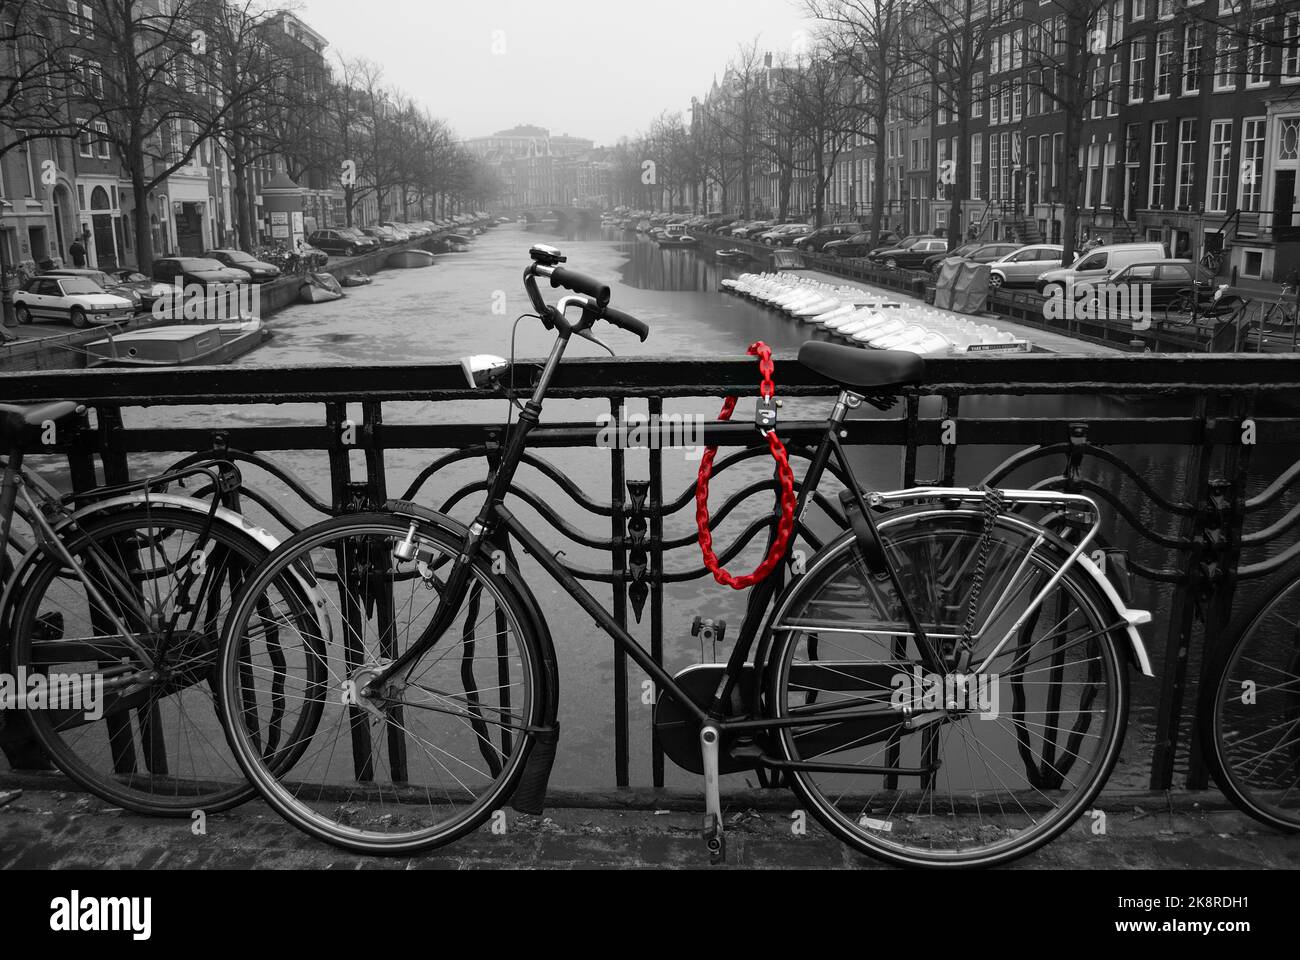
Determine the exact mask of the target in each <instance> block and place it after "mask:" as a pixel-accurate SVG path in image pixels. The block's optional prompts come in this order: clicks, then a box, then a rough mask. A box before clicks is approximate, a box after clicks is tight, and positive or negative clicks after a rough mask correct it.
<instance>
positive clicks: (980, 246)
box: [921, 240, 1022, 273]
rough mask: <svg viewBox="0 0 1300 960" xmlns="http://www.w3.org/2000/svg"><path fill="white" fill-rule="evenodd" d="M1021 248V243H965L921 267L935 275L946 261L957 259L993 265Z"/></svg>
mask: <svg viewBox="0 0 1300 960" xmlns="http://www.w3.org/2000/svg"><path fill="white" fill-rule="evenodd" d="M1021 246H1022V245H1021V244H1019V243H980V242H979V241H978V240H976V241H974V242H972V243H963V244H962V245H961V246H960V247H958V248H957V249H956V250H953V251H951V252H948V253H938V254H935V255H934V256H933V257H929V258H927V259H926V261H925V263H923V264H921V266H922V268H924V269H926V270H929V271H931V272H933V273H938V272H939V268H940V267H942V266H943V262H944V261H945V260H953V259H956V260H968V261H970V262H971V263H992V262H993V261H994V260H998V259H1001V258H1002V257H1005V256H1006V255H1007V254H1008V253H1015V252H1016V251H1017V250H1019V249H1020V247H1021Z"/></svg>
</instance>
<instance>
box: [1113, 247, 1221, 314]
mask: <svg viewBox="0 0 1300 960" xmlns="http://www.w3.org/2000/svg"><path fill="white" fill-rule="evenodd" d="M1105 283H1107V284H1112V285H1115V286H1118V287H1126V288H1127V289H1128V291H1129V296H1128V301H1127V302H1129V303H1130V304H1132V303H1139V302H1140V303H1143V304H1144V305H1145V306H1150V307H1151V309H1152V310H1153V311H1154V310H1163V309H1165V308H1166V307H1168V306H1169V305H1170V304H1171V303H1172V302H1173V301H1174V300H1175V299H1178V298H1180V297H1183V296H1189V297H1190V296H1193V295H1194V296H1195V297H1196V298H1197V300H1199V301H1200V303H1201V305H1202V306H1206V305H1208V304H1210V303H1211V302H1212V301H1213V300H1214V294H1215V292H1216V287H1217V283H1218V278H1217V277H1216V276H1215V275H1214V274H1213V273H1212V272H1210V271H1209V270H1207V269H1206V268H1205V267H1203V266H1201V265H1200V264H1198V263H1195V262H1193V261H1191V260H1152V261H1149V262H1143V263H1130V264H1129V265H1128V266H1127V267H1121V268H1120V269H1119V270H1117V271H1115V272H1114V273H1112V274H1111V275H1110V276H1108V277H1107V278H1106V280H1105ZM1140 288H1146V289H1148V290H1150V291H1151V293H1150V299H1149V300H1146V298H1145V297H1142V298H1141V299H1139V298H1138V297H1137V296H1136V294H1137V291H1138V290H1139V289H1140ZM1098 292H1099V293H1100V290H1099V291H1098ZM1111 302H1112V301H1110V300H1109V299H1106V300H1104V301H1103V300H1102V299H1101V298H1098V300H1097V303H1104V304H1105V305H1109V304H1110V303H1111ZM1121 302H1123V301H1121ZM1189 302H1190V301H1189ZM1093 310H1094V311H1095V312H1094V313H1093V316H1102V315H1104V308H1099V307H1097V306H1094V307H1093ZM1117 319H1130V318H1129V317H1118V318H1117Z"/></svg>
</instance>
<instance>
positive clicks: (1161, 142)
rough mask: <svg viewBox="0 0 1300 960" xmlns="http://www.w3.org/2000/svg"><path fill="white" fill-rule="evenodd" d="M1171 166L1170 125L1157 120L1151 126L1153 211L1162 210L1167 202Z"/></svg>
mask: <svg viewBox="0 0 1300 960" xmlns="http://www.w3.org/2000/svg"><path fill="white" fill-rule="evenodd" d="M1168 164H1169V123H1168V121H1166V120H1157V121H1155V122H1154V123H1152V124H1151V197H1150V206H1151V209H1153V210H1158V209H1160V206H1161V205H1162V204H1163V203H1164V200H1165V168H1166V167H1167V166H1168Z"/></svg>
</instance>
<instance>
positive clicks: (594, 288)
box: [551, 267, 609, 308]
mask: <svg viewBox="0 0 1300 960" xmlns="http://www.w3.org/2000/svg"><path fill="white" fill-rule="evenodd" d="M551 286H552V287H564V288H565V289H566V290H572V291H573V292H574V293H582V294H586V295H587V296H589V297H594V298H595V300H596V303H597V304H598V305H599V306H600V307H602V308H603V307H604V306H606V305H607V304H608V303H609V284H608V283H601V282H600V281H599V280H593V279H592V278H591V277H589V276H587V275H586V274H584V273H579V272H578V271H577V270H566V269H565V268H564V267H556V268H555V270H554V272H553V273H552V274H551Z"/></svg>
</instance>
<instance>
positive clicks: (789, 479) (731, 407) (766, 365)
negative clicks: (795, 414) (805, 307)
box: [695, 340, 797, 590]
mask: <svg viewBox="0 0 1300 960" xmlns="http://www.w3.org/2000/svg"><path fill="white" fill-rule="evenodd" d="M749 355H750V356H751V357H758V369H759V372H760V373H761V374H762V376H763V382H762V384H761V385H760V386H759V394H760V395H761V396H762V397H763V399H764V400H771V399H772V398H773V397H774V396H775V394H776V387H775V386H774V385H773V383H772V374H773V372H774V371H775V370H776V367H775V365H774V364H773V363H772V348H771V347H769V346H768V345H767V344H766V343H763V342H762V341H761V340H760V341H759V342H758V343H755V344H752V345H751V346H750V348H749ZM737 399H738V398H736V397H727V398H726V399H725V400H724V401H723V403H722V412H721V413H720V414H718V419H719V420H730V419H731V415H732V413H734V412H735V410H736V400H737ZM765 433H766V435H767V445H768V448H769V449H770V450H771V451H772V459H773V460H775V461H776V473H777V480H778V482H779V483H780V486H781V497H780V499H781V519H780V522H779V523H778V524H777V528H776V536H775V537H774V538H773V539H772V548H771V549H770V550H768V552H767V558H766V559H765V560H764V561H763V562H762V563H761V564H759V566H758V569H756V570H755V571H754V572H753V573H751V574H749V575H748V576H744V577H735V576H732V575H731V574H730V573H728V572H727V571H726V570H723V569H722V566H721V564H719V563H718V558H717V556H716V555H715V554H714V552H713V534H712V533H710V531H709V478H710V477H711V476H712V475H713V458H714V455H716V454H717V452H718V448H717V447H709V448H707V449H706V450H705V451H704V457H703V458H702V459H701V460H700V475H699V481H698V483H697V484H696V488H695V525H696V526H697V527H698V528H699V531H700V551H701V552H702V553H703V554H704V566H705V567H706V568H707V569H708V570H709V572H710V573H712V574H713V579H715V580H717V581H718V583H721V584H725V585H726V586H728V587H731V588H732V589H733V590H744V589H745V588H746V587H752V586H753V585H754V584H756V583H762V582H763V581H764V580H766V579H767V578H768V576H770V575H771V573H772V571H773V570H775V569H776V565H777V564H778V563H780V562H781V557H782V555H783V554H784V553H785V548H786V544H787V543H789V541H790V533H791V531H792V530H793V529H794V510H795V507H796V506H797V501H796V500H795V495H794V474H793V473H792V472H791V471H790V458H789V457H788V456H787V455H786V452H785V444H783V443H782V442H781V441H780V440H779V439H777V436H776V431H775V430H767V431H765Z"/></svg>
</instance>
